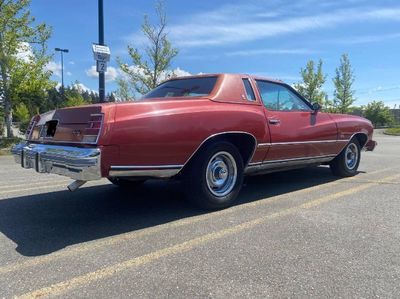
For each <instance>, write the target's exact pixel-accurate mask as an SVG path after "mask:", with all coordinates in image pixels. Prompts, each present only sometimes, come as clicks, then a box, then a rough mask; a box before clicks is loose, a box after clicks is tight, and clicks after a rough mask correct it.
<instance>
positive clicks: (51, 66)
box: [45, 61, 61, 78]
mask: <svg viewBox="0 0 400 299" xmlns="http://www.w3.org/2000/svg"><path fill="white" fill-rule="evenodd" d="M45 69H46V70H48V71H50V72H52V73H53V75H54V76H57V77H59V78H61V63H57V62H55V61H49V62H48V63H47V64H46V66H45Z"/></svg>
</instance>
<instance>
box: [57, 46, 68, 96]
mask: <svg viewBox="0 0 400 299" xmlns="http://www.w3.org/2000/svg"><path fill="white" fill-rule="evenodd" d="M54 50H55V51H56V52H60V53H61V94H62V95H63V97H64V56H63V53H68V52H69V50H68V49H61V48H55V49H54Z"/></svg>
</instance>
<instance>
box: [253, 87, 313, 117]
mask: <svg viewBox="0 0 400 299" xmlns="http://www.w3.org/2000/svg"><path fill="white" fill-rule="evenodd" d="M257 86H258V89H259V91H260V96H261V99H262V101H263V103H264V106H265V107H266V108H267V109H268V110H276V111H310V110H311V108H310V107H309V106H308V105H307V104H306V103H305V102H304V101H303V100H302V99H300V98H299V97H298V96H297V95H295V94H294V93H293V92H292V91H290V90H289V89H288V88H286V87H285V86H282V85H280V84H275V83H271V82H267V81H260V80H257Z"/></svg>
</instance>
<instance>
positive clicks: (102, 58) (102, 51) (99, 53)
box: [92, 44, 111, 102]
mask: <svg viewBox="0 0 400 299" xmlns="http://www.w3.org/2000/svg"><path fill="white" fill-rule="evenodd" d="M92 50H93V57H94V59H95V60H96V71H97V72H98V73H99V97H100V102H104V98H105V86H104V85H105V84H104V83H105V82H104V81H105V80H104V79H105V77H104V73H105V72H106V71H107V62H108V61H110V56H111V52H110V48H109V47H107V46H105V45H99V44H93V45H92Z"/></svg>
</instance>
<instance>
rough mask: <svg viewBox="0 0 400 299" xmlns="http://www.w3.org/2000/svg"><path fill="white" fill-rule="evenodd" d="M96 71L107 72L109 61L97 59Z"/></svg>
mask: <svg viewBox="0 0 400 299" xmlns="http://www.w3.org/2000/svg"><path fill="white" fill-rule="evenodd" d="M96 71H97V72H98V73H105V72H106V71H107V62H105V61H99V60H97V61H96Z"/></svg>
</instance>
